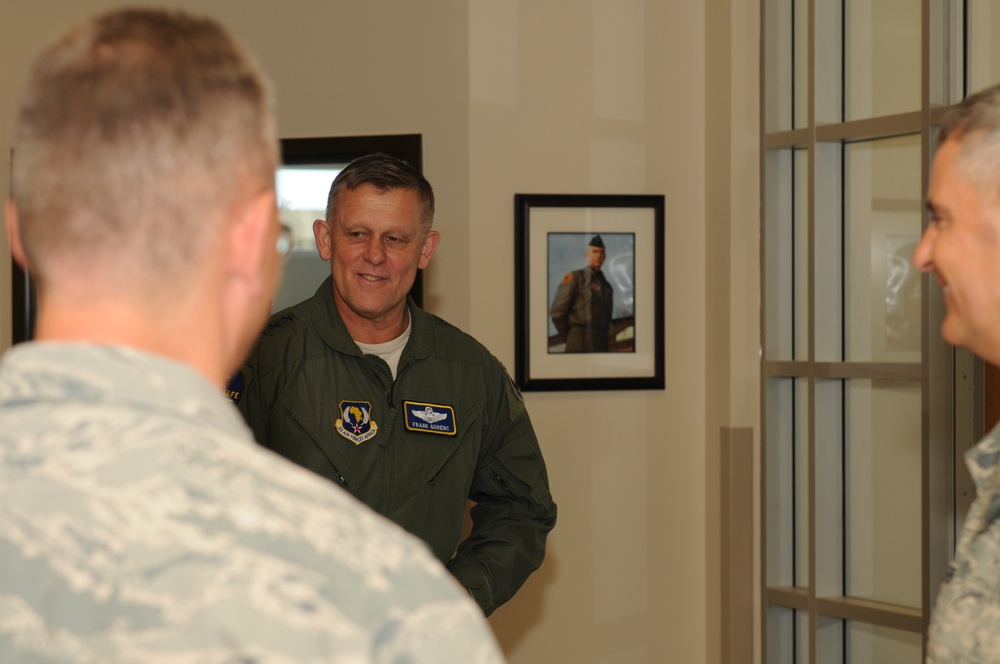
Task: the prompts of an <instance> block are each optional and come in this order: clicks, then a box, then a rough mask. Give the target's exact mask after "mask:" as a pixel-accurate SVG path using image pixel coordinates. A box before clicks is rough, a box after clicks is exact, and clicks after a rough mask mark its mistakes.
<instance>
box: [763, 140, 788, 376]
mask: <svg viewBox="0 0 1000 664" xmlns="http://www.w3.org/2000/svg"><path fill="white" fill-rule="evenodd" d="M766 169H767V173H766V178H767V180H766V182H767V194H766V196H767V203H766V205H767V214H766V217H765V221H764V223H765V224H766V226H765V238H764V240H765V243H766V246H765V249H764V250H765V252H766V253H767V260H766V261H764V288H765V289H766V290H765V292H766V293H767V296H766V307H767V312H766V329H767V332H766V334H767V338H766V339H765V344H764V349H765V356H766V357H767V359H769V360H790V359H792V355H793V348H794V344H795V341H794V321H793V312H794V308H793V304H792V303H793V291H792V286H793V283H794V276H793V274H794V264H793V256H794V251H795V250H794V246H793V244H792V241H793V239H794V233H793V230H792V229H793V227H794V214H793V209H792V207H793V205H792V203H793V191H794V183H795V176H794V171H793V168H792V151H791V150H771V151H769V152H768V153H767V158H766Z"/></svg>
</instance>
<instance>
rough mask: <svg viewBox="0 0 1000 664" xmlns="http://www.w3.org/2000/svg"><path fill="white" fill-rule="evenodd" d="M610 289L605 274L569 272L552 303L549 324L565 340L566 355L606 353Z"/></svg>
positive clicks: (608, 339) (583, 271)
mask: <svg viewBox="0 0 1000 664" xmlns="http://www.w3.org/2000/svg"><path fill="white" fill-rule="evenodd" d="M612 297H613V290H612V288H611V284H609V283H608V280H607V279H605V278H604V273H603V272H601V271H600V270H595V269H594V268H592V267H585V268H583V269H582V270H575V271H573V272H569V273H567V274H566V276H565V277H563V280H562V283H561V284H559V289H558V290H557V291H556V296H555V298H553V300H552V309H551V313H552V323H553V324H554V325H555V326H556V330H557V331H558V332H559V336H561V337H562V338H563V339H564V340H565V341H566V352H567V353H595V352H596V353H606V352H608V351H609V350H610V349H611V338H610V337H611V312H612V309H611V300H612Z"/></svg>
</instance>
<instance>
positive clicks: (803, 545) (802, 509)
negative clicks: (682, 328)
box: [792, 379, 810, 587]
mask: <svg viewBox="0 0 1000 664" xmlns="http://www.w3.org/2000/svg"><path fill="white" fill-rule="evenodd" d="M792 381H793V383H794V385H795V387H794V390H795V396H794V398H795V423H794V432H795V440H794V442H793V443H792V454H793V457H792V463H793V467H792V473H793V475H792V484H793V495H794V496H795V502H794V503H793V505H792V511H793V513H794V516H793V520H794V523H795V544H794V546H795V569H794V570H793V578H792V581H793V583H794V584H795V585H796V586H803V587H805V586H808V585H809V583H810V580H809V464H810V461H809V382H808V381H806V380H799V379H792Z"/></svg>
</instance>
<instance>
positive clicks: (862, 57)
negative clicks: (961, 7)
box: [844, 0, 923, 120]
mask: <svg viewBox="0 0 1000 664" xmlns="http://www.w3.org/2000/svg"><path fill="white" fill-rule="evenodd" d="M921 4H922V3H921V0H845V2H844V10H845V19H844V20H845V24H844V28H845V30H844V40H845V44H844V55H845V60H844V67H845V91H844V92H845V94H844V97H845V100H844V101H845V103H844V111H845V115H846V117H845V118H844V119H845V120H857V119H859V118H870V117H878V116H882V115H892V114H894V113H904V112H907V111H919V110H920V108H921V104H920V89H921V88H920V67H921V57H920V52H921V50H920V49H921V32H920V31H921V23H920V22H921V17H922V16H923V11H922V8H921Z"/></svg>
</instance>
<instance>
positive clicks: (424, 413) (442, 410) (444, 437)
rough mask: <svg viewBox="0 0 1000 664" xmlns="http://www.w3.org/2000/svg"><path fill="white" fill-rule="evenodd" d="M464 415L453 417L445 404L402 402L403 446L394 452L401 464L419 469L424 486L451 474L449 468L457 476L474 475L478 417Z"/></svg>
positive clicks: (452, 410)
mask: <svg viewBox="0 0 1000 664" xmlns="http://www.w3.org/2000/svg"><path fill="white" fill-rule="evenodd" d="M468 412H469V411H468V410H466V411H463V414H462V415H457V414H456V412H455V409H454V408H453V407H451V406H447V405H441V404H431V403H424V402H417V401H404V402H403V404H402V417H401V420H402V423H403V425H404V428H405V431H406V435H405V443H404V444H403V445H401V446H400V448H401V449H397V450H395V452H396V453H397V454H398V455H399V456H400V458H401V460H402V462H403V463H404V464H406V465H407V466H410V467H412V468H414V469H416V468H420V469H421V470H422V473H421V476H422V480H423V483H424V484H425V485H427V484H434V483H435V482H437V481H438V480H439V479H440V478H441V477H442V475H444V474H448V475H451V473H452V468H453V467H456V468H455V471H456V472H457V474H458V476H460V477H464V476H469V477H471V475H472V473H473V472H474V470H475V466H476V458H477V455H478V450H479V439H480V435H479V433H478V432H479V418H478V416H475V415H473V416H472V417H467V416H466V413H468ZM471 412H473V413H474V412H475V411H471ZM411 464H412V465H411ZM462 469H464V470H462Z"/></svg>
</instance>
